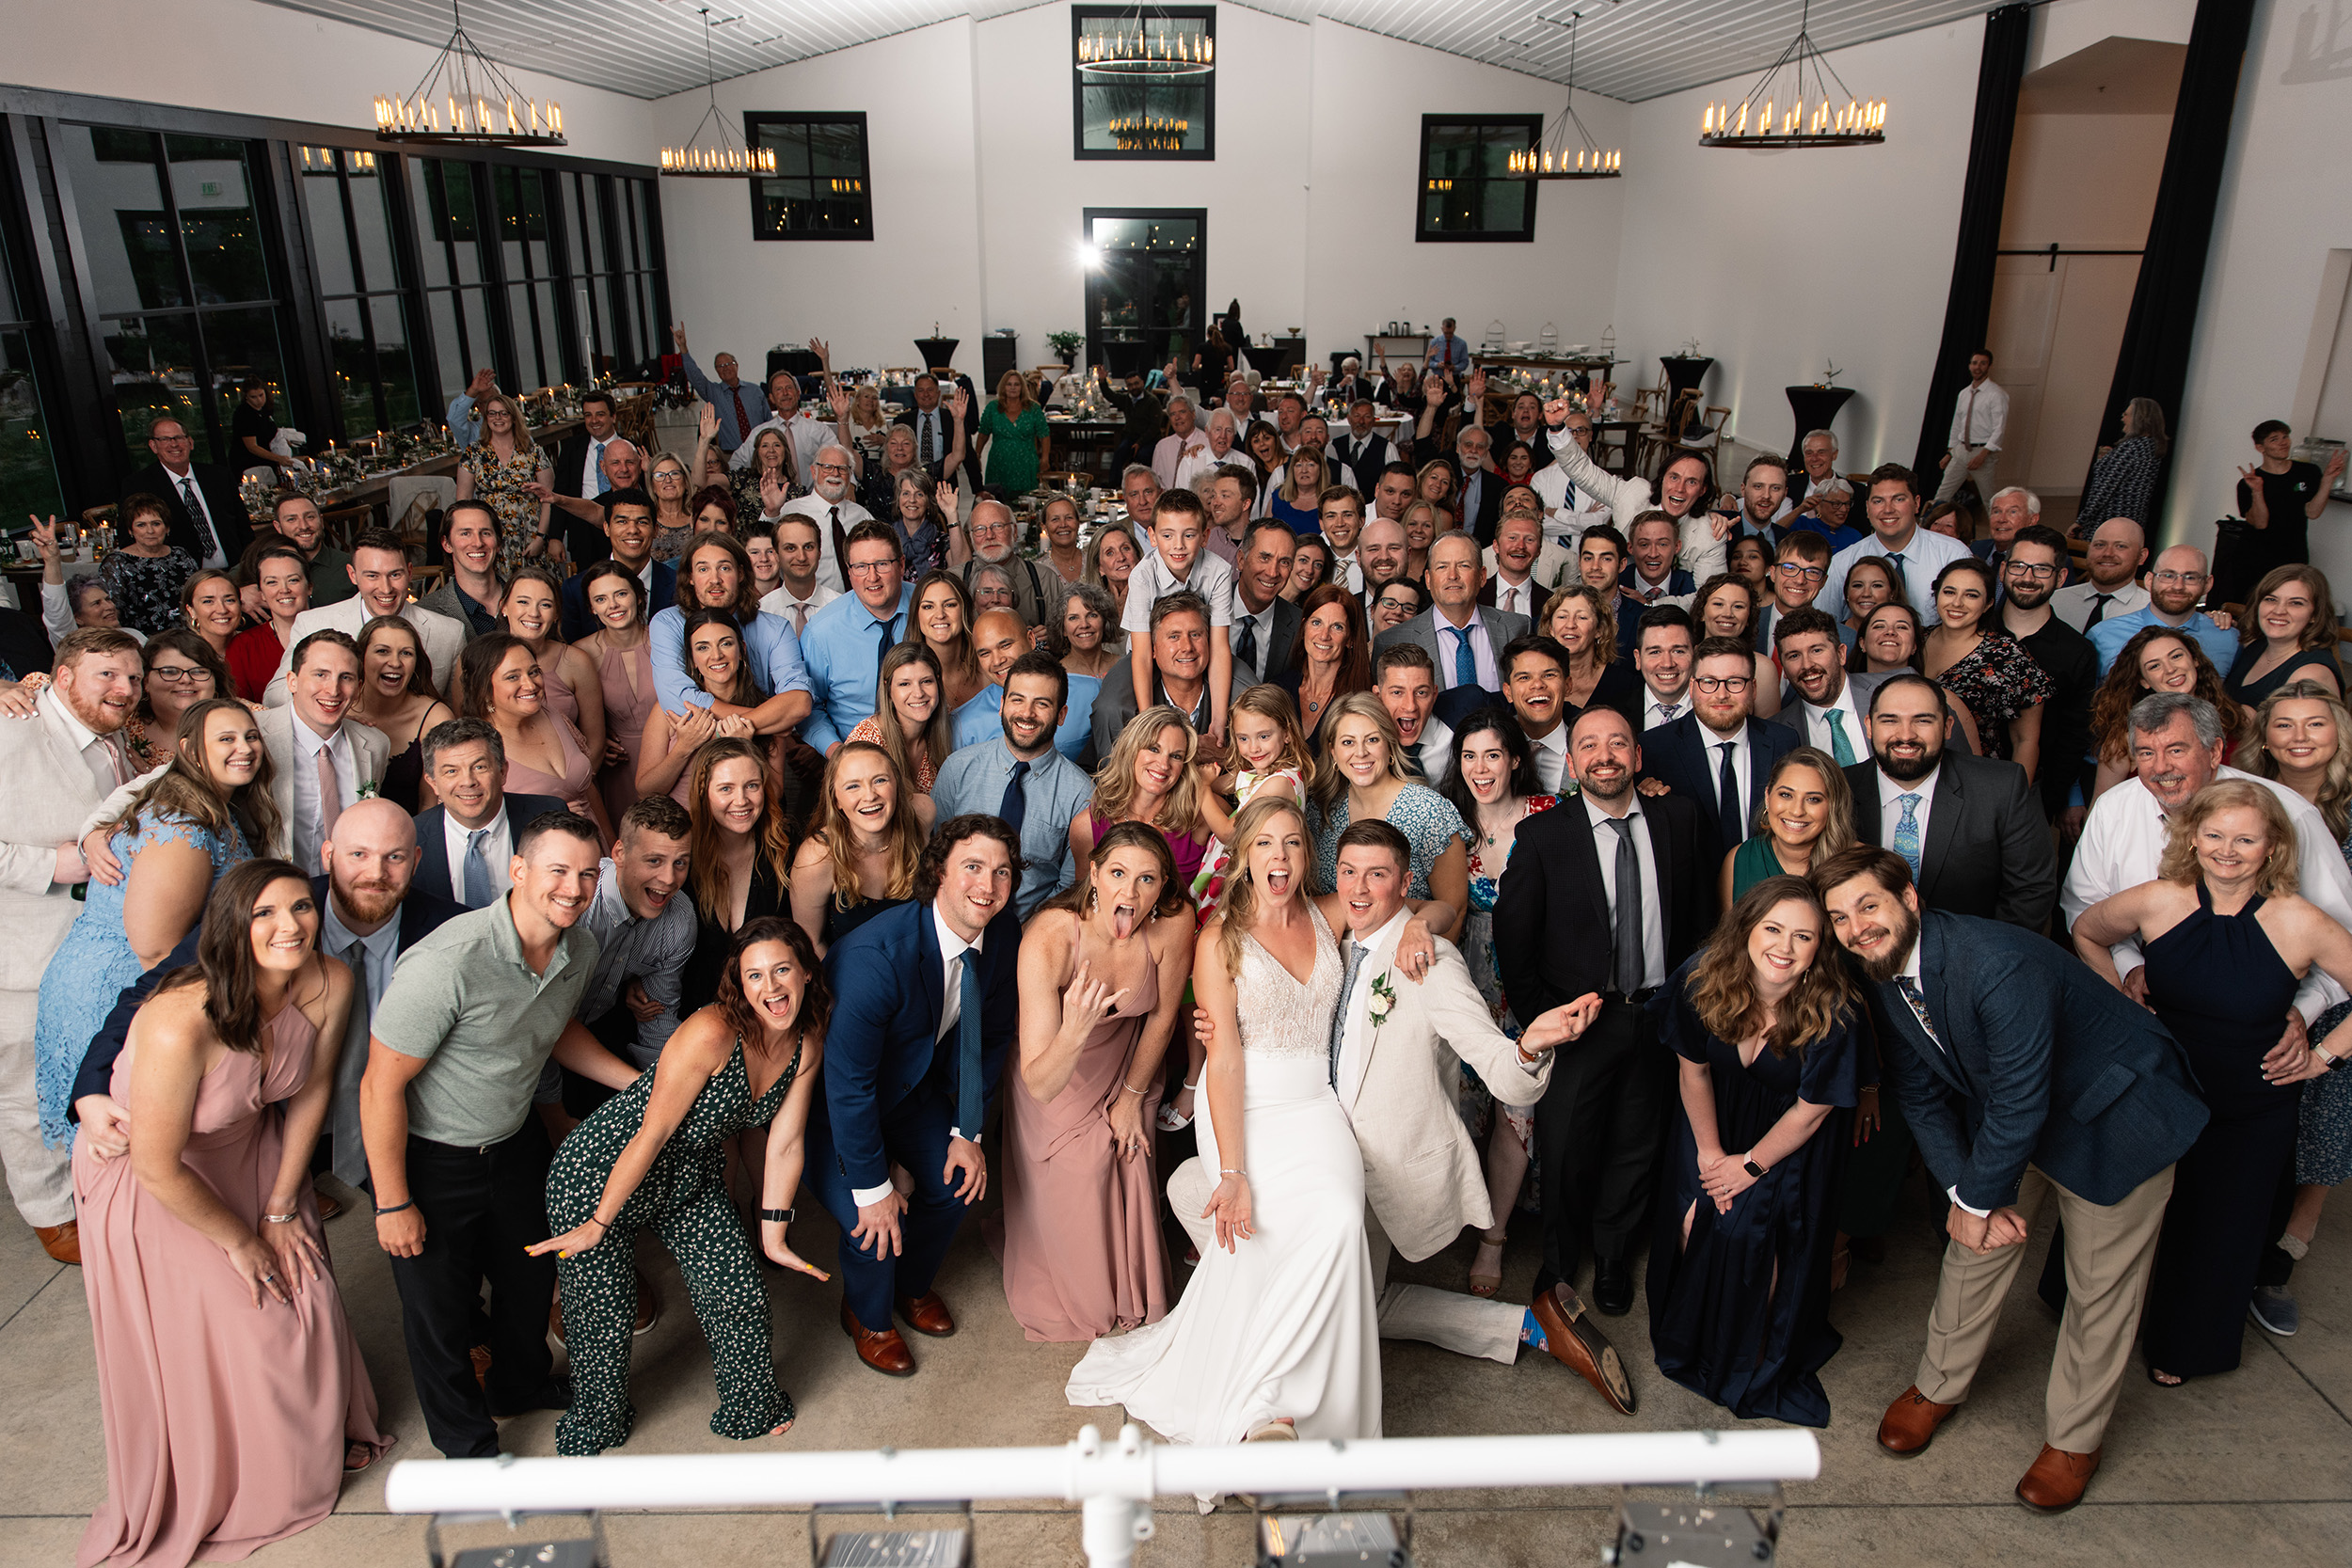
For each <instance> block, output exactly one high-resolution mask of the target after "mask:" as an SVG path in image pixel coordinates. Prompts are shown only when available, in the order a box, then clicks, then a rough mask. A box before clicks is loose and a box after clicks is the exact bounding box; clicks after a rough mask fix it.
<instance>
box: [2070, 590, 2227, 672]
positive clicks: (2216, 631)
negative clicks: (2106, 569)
mask: <svg viewBox="0 0 2352 1568" xmlns="http://www.w3.org/2000/svg"><path fill="white" fill-rule="evenodd" d="M2169 624H2170V623H2169V622H2167V621H2165V620H2164V619H2163V618H2162V617H2160V616H2158V615H2157V614H2156V607H2155V606H2154V605H2143V606H2141V607H2140V608H2139V609H2137V610H2133V611H2132V612H2131V613H2130V614H2129V615H2110V616H2108V617H2107V618H2106V620H2104V621H2102V622H2100V623H2099V624H2098V625H2097V626H2093V627H2091V628H2090V645H2091V647H2092V648H2094V649H2096V650H2097V651H2098V654H2099V674H2100V676H2101V677H2102V678H2105V676H2106V673H2107V668H2108V666H2110V665H2112V664H2113V663H2114V662H2115V656H2116V655H2118V654H2120V653H2122V651H2123V644H2124V643H2126V642H2129V641H2131V640H2132V639H2133V637H2134V636H2136V635H2137V634H2138V633H2140V632H2143V631H2146V630H2147V629H2148V628H2149V627H2150V626H2168V625H2169ZM2173 629H2174V630H2176V631H2181V632H2185V633H2186V634H2187V635H2188V636H2189V637H2191V638H2193V639H2194V640H2195V641H2196V643H2197V645H2198V646H2199V647H2200V648H2202V649H2203V650H2204V651H2205V657H2207V658H2209V659H2212V660H2213V664H2214V668H2215V669H2217V670H2218V671H2220V672H2221V673H2223V674H2224V675H2227V674H2228V673H2230V666H2231V665H2232V664H2233V663H2234V662H2236V659H2237V650H2238V635H2237V633H2236V632H2233V631H2223V630H2222V629H2221V628H2220V627H2219V626H2215V625H2214V624H2213V619H2212V617H2210V616H2208V615H2206V614H2205V612H2204V611H2202V610H2193V611H2191V612H2190V614H2189V617H2188V619H2187V620H2185V621H2184V622H2182V623H2181V624H2180V625H2179V626H2176V627H2174V628H2173Z"/></svg>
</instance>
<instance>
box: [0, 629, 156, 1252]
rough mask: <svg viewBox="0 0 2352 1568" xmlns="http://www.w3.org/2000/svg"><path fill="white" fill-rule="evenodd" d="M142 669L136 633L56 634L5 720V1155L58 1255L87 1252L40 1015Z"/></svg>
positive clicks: (28, 1218)
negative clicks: (47, 1076) (87, 821)
mask: <svg viewBox="0 0 2352 1568" xmlns="http://www.w3.org/2000/svg"><path fill="white" fill-rule="evenodd" d="M140 673H141V670H140V658H139V645H138V642H137V641H135V639H134V638H133V637H132V636H131V634H130V633H128V632H125V631H121V630H118V629H113V628H109V627H103V626H85V627H82V628H81V629H80V630H77V631H74V632H72V633H70V634H69V635H68V636H66V637H65V638H64V639H63V640H62V641H59V642H58V644H57V656H56V676H55V677H54V679H53V681H52V683H51V684H50V686H49V687H48V688H47V689H45V690H43V691H42V692H41V693H40V697H39V698H38V699H36V701H35V704H34V711H33V716H32V717H31V718H30V719H27V720H23V721H17V722H13V723H0V779H5V780H6V781H7V787H8V813H7V817H8V825H7V827H6V829H5V830H0V930H5V931H6V932H7V933H8V940H7V941H6V942H0V1164H5V1165H6V1166H7V1169H8V1195H9V1196H11V1197H12V1198H14V1199H15V1201H16V1208H17V1212H19V1213H21V1214H23V1215H24V1221H25V1223H26V1224H28V1225H30V1226H31V1227H33V1230H34V1233H35V1234H36V1235H37V1236H38V1237H39V1238H40V1244H41V1247H42V1249H43V1250H44V1251H46V1252H47V1253H48V1254H49V1256H50V1257H52V1258H54V1259H56V1260H57V1261H58V1262H60V1263H79V1262H80V1261H81V1260H82V1250H81V1238H80V1234H79V1232H78V1230H77V1228H76V1227H75V1225H74V1221H73V1174H72V1155H71V1154H70V1153H69V1152H68V1151H67V1150H65V1149H62V1148H48V1147H47V1146H45V1145H44V1144H43V1143H42V1142H41V1138H40V1109H39V1106H38V1103H37V1101H36V1100H35V1098H34V1089H33V1019H34V1015H35V1012H36V1011H37V1009H38V1008H39V1006H40V976H41V972H42V971H43V970H45V969H47V968H48V967H49V960H50V958H51V957H52V956H53V955H54V954H55V953H56V951H57V945H58V943H60V942H64V941H65V933H66V930H67V928H68V927H71V926H72V924H73V918H74V916H75V915H77V914H79V913H81V911H82V906H81V905H80V904H78V903H76V902H75V901H74V900H73V898H72V896H71V892H72V887H73V886H74V885H75V884H77V883H79V882H82V881H85V880H87V879H88V875H89V872H88V868H87V866H85V865H84V864H83V862H82V853H81V850H80V849H79V848H78V847H76V846H75V843H74V841H75V840H76V839H77V838H78V837H79V836H80V830H81V825H82V822H83V820H84V818H86V817H87V816H89V814H90V812H91V810H92V809H93V808H95V807H96V806H97V805H98V803H99V802H100V801H101V800H104V799H105V797H106V795H107V793H108V792H109V791H111V790H113V789H114V788H116V787H117V786H118V785H119V784H122V783H123V782H124V781H126V780H127V779H129V778H130V776H131V768H130V763H129V760H128V758H127V757H126V756H125V755H124V753H123V751H122V743H121V731H122V726H123V722H124V721H126V720H128V719H129V718H130V717H131V710H132V709H133V708H135V707H136V706H137V705H138V700H139V680H140Z"/></svg>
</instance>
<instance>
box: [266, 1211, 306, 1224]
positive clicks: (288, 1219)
mask: <svg viewBox="0 0 2352 1568" xmlns="http://www.w3.org/2000/svg"><path fill="white" fill-rule="evenodd" d="M301 1217H302V1214H301V1212H299V1211H296V1212H294V1213H291V1214H263V1215H262V1219H263V1220H264V1221H266V1222H268V1223H269V1224H271V1225H292V1224H294V1221H296V1220H298V1219H300V1218H301Z"/></svg>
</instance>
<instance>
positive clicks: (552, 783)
mask: <svg viewBox="0 0 2352 1568" xmlns="http://www.w3.org/2000/svg"><path fill="white" fill-rule="evenodd" d="M548 717H549V718H550V719H553V720H554V721H555V744H556V746H557V748H558V749H559V750H561V751H562V752H563V753H564V773H563V776H562V777H561V778H559V777H557V776H556V775H555V774H553V773H542V772H541V771H539V769H537V768H532V767H528V766H526V765H525V764H523V763H519V762H516V760H515V754H514V752H511V751H510V752H507V756H506V793H507V794H509V795H552V796H553V797H555V799H557V800H561V801H563V802H564V804H565V805H566V806H569V807H570V808H571V809H572V810H574V811H576V812H578V813H579V814H580V816H590V814H589V811H588V792H589V791H590V790H591V789H593V788H595V787H596V769H595V768H591V767H590V766H589V765H588V742H587V741H586V740H584V739H582V738H581V736H580V731H579V730H578V729H576V728H574V727H573V725H572V721H570V720H568V719H564V718H562V717H561V716H559V715H557V714H556V713H555V712H554V711H553V709H551V708H550V709H549V710H548ZM590 820H592V821H593V820H594V818H593V817H592V816H591V817H590Z"/></svg>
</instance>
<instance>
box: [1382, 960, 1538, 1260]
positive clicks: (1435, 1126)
mask: <svg viewBox="0 0 2352 1568" xmlns="http://www.w3.org/2000/svg"><path fill="white" fill-rule="evenodd" d="M1341 940H1342V942H1343V943H1344V942H1345V941H1346V939H1345V938H1344V937H1343V938H1342V939H1341ZM1437 948H1438V957H1437V960H1436V962H1434V963H1432V964H1431V965H1430V966H1429V976H1428V978H1427V979H1425V980H1423V981H1422V983H1421V984H1419V985H1415V984H1414V983H1413V982H1412V980H1411V979H1410V978H1409V977H1407V976H1406V975H1405V974H1402V973H1401V972H1399V971H1398V970H1397V968H1396V965H1395V958H1396V943H1395V941H1394V939H1393V938H1391V940H1389V941H1388V942H1385V943H1383V944H1382V945H1381V946H1379V947H1375V949H1374V951H1373V952H1372V954H1371V955H1370V956H1369V957H1368V958H1366V959H1365V960H1364V965H1363V968H1362V970H1361V971H1360V972H1359V975H1358V977H1357V981H1356V993H1355V995H1354V997H1353V998H1351V999H1350V1001H1349V1004H1348V1005H1349V1008H1350V1011H1351V1012H1352V1014H1353V1015H1354V1019H1353V1021H1352V1026H1353V1027H1356V1028H1360V1029H1363V1030H1365V1031H1367V1035H1366V1039H1365V1048H1364V1055H1365V1059H1364V1065H1363V1077H1362V1080H1361V1081H1360V1083H1359V1084H1357V1085H1353V1087H1354V1093H1353V1095H1352V1096H1351V1095H1350V1094H1349V1093H1348V1092H1347V1091H1348V1089H1349V1087H1350V1085H1348V1084H1347V1083H1346V1082H1345V1081H1344V1080H1343V1082H1342V1084H1341V1085H1340V1087H1341V1091H1342V1092H1341V1104H1342V1106H1343V1108H1344V1109H1345V1110H1346V1112H1347V1116H1348V1119H1349V1120H1350V1121H1351V1122H1353V1123H1354V1124H1355V1128H1356V1143H1357V1146H1358V1148H1360V1149H1362V1151H1363V1156H1364V1197H1365V1200H1366V1201H1367V1202H1368V1203H1370V1204H1371V1206H1372V1212H1373V1214H1374V1216H1375V1218H1376V1219H1378V1220H1379V1222H1380V1227H1381V1228H1382V1229H1383V1230H1385V1231H1387V1232H1388V1235H1389V1240H1390V1241H1391V1243H1394V1245H1395V1247H1396V1250H1397V1251H1398V1252H1399V1253H1400V1254H1402V1255H1403V1256H1404V1257H1405V1258H1406V1259H1408V1260H1411V1261H1415V1262H1418V1261H1419V1260H1421V1259H1423V1258H1427V1257H1429V1256H1431V1255H1432V1254H1433V1253H1437V1252H1439V1251H1441V1250H1443V1249H1444V1248H1446V1247H1448V1246H1450V1245H1452V1244H1453V1243H1454V1239H1455V1238H1456V1237H1458V1236H1459V1235H1461V1233H1462V1227H1464V1226H1466V1225H1474V1226H1477V1227H1480V1228H1481V1229H1484V1228H1486V1227H1488V1226H1490V1225H1492V1224H1493V1223H1494V1208H1493V1205H1492V1204H1491V1203H1489V1202H1488V1200H1487V1197H1486V1170H1485V1167H1484V1166H1483V1165H1481V1164H1480V1163H1479V1158H1478V1148H1477V1146H1476V1145H1474V1144H1472V1143H1471V1142H1470V1132H1469V1131H1468V1130H1467V1129H1465V1128H1464V1127H1463V1125H1462V1117H1461V1113H1460V1112H1459V1111H1457V1110H1455V1109H1454V1101H1455V1096H1456V1092H1457V1089H1458V1087H1459V1084H1460V1070H1461V1069H1459V1067H1457V1066H1456V1065H1455V1064H1456V1059H1457V1058H1458V1059H1459V1060H1460V1061H1464V1062H1468V1063H1469V1064H1470V1066H1471V1067H1472V1068H1474V1069H1476V1070H1477V1072H1478V1076H1479V1077H1480V1078H1481V1079H1482V1080H1484V1081H1485V1083H1486V1087H1487V1088H1488V1089H1490V1090H1492V1091H1493V1093H1494V1097H1495V1098H1496V1099H1497V1100H1500V1101H1502V1102H1503V1103H1505V1104H1507V1105H1533V1104H1534V1103H1535V1101H1538V1100H1540V1099H1542V1098H1543V1094H1544V1088H1545V1085H1548V1084H1549V1083H1550V1082H1551V1057H1552V1053H1550V1052H1549V1051H1547V1052H1545V1053H1543V1054H1542V1055H1541V1056H1540V1057H1538V1058H1537V1059H1536V1062H1535V1064H1534V1066H1533V1067H1529V1066H1526V1065H1524V1064H1522V1063H1521V1062H1520V1061H1519V1052H1518V1045H1517V1044H1516V1043H1514V1042H1513V1041H1512V1040H1511V1039H1510V1038H1509V1037H1506V1036H1505V1035H1504V1034H1503V1032H1502V1030H1501V1029H1500V1028H1498V1027H1496V1025H1495V1021H1494V1015H1493V1014H1492V1013H1491V1012H1489V1011H1487V1010H1486V999H1485V998H1484V997H1482V996H1480V995H1479V994H1478V988H1477V987H1476V986H1475V985H1472V984H1471V983H1470V967H1469V965H1467V964H1465V963H1464V962H1463V961H1462V955H1461V952H1460V950H1459V949H1457V948H1456V947H1454V944H1453V943H1452V942H1447V941H1446V940H1444V939H1443V938H1442V937H1440V938H1438V942H1437ZM1342 951H1343V953H1344V951H1345V948H1344V946H1343V948H1342ZM1383 974H1385V975H1387V976H1388V977H1389V980H1388V984H1389V987H1390V989H1391V990H1393V992H1394V993H1395V998H1396V1000H1395V1005H1394V1006H1393V1008H1392V1009H1391V1010H1390V1011H1389V1012H1388V1014H1387V1016H1386V1017H1385V1018H1384V1019H1383V1020H1382V1021H1381V1022H1379V1023H1378V1024H1377V1025H1375V1024H1373V1022H1372V1011H1371V1009H1372V1007H1373V1005H1374V1000H1375V993H1374V990H1373V981H1374V980H1375V978H1377V977H1378V976H1380V975H1383ZM1383 1005H1384V1006H1385V1005H1386V1004H1385V1002H1384V1003H1383Z"/></svg>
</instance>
